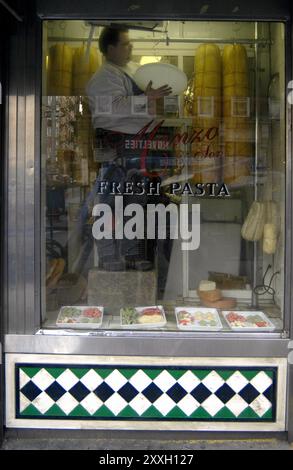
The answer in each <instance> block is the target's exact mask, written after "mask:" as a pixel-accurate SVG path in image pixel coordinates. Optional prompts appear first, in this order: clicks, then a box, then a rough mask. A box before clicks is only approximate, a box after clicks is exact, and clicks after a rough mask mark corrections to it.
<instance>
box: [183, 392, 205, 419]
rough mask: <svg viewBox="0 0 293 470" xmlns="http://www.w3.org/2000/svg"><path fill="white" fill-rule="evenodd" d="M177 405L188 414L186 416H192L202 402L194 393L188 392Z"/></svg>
mask: <svg viewBox="0 0 293 470" xmlns="http://www.w3.org/2000/svg"><path fill="white" fill-rule="evenodd" d="M177 406H178V408H180V410H182V411H183V413H184V414H186V416H190V415H191V414H192V413H193V412H194V411H195V410H196V409H197V408H198V407H199V406H200V404H199V403H198V401H197V400H195V398H193V396H192V395H189V394H188V395H185V397H184V398H182V400H180V401H179V402H178V403H177Z"/></svg>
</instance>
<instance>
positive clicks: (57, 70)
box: [47, 44, 72, 96]
mask: <svg viewBox="0 0 293 470" xmlns="http://www.w3.org/2000/svg"><path fill="white" fill-rule="evenodd" d="M71 92H72V48H71V47H69V46H67V45H66V44H55V45H54V46H51V47H50V49H49V55H48V82H47V93H48V95H49V96H69V95H71Z"/></svg>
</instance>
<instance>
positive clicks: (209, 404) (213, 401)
mask: <svg viewBox="0 0 293 470" xmlns="http://www.w3.org/2000/svg"><path fill="white" fill-rule="evenodd" d="M201 406H202V407H203V408H204V409H205V410H206V411H207V412H208V413H209V415H211V416H215V415H216V414H217V413H218V412H219V411H220V410H221V409H222V408H223V406H224V403H223V402H222V401H221V400H219V398H218V397H216V395H210V396H209V398H207V399H206V400H205V401H204V402H203V403H202V404H201Z"/></svg>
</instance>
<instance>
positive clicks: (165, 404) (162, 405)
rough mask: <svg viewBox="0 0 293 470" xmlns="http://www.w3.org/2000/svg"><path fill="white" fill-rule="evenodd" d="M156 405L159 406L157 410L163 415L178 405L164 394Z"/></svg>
mask: <svg viewBox="0 0 293 470" xmlns="http://www.w3.org/2000/svg"><path fill="white" fill-rule="evenodd" d="M153 405H154V407H155V408H157V410H158V411H159V412H160V413H161V414H162V415H163V416H166V415H167V414H168V413H170V411H171V410H172V408H174V406H176V403H175V402H174V401H173V400H171V398H170V397H169V396H168V395H166V394H164V393H163V395H161V396H160V398H158V399H157V400H156V401H155V402H154V403H153Z"/></svg>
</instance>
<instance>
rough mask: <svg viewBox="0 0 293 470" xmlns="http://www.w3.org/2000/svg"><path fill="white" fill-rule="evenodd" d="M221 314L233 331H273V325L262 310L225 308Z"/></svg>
mask: <svg viewBox="0 0 293 470" xmlns="http://www.w3.org/2000/svg"><path fill="white" fill-rule="evenodd" d="M222 314H223V316H224V318H225V320H226V322H227V323H228V325H229V327H230V328H231V330H233V331H273V330H274V329H275V325H273V323H272V322H271V321H270V320H269V319H268V317H267V316H266V315H265V314H264V312H259V311H235V310H227V311H223V312H222Z"/></svg>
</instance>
